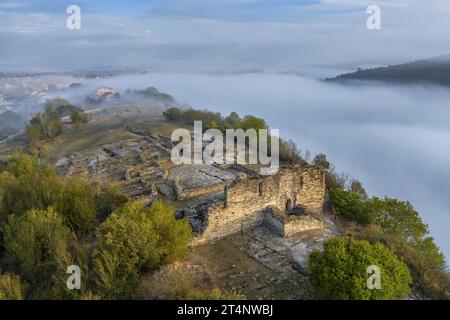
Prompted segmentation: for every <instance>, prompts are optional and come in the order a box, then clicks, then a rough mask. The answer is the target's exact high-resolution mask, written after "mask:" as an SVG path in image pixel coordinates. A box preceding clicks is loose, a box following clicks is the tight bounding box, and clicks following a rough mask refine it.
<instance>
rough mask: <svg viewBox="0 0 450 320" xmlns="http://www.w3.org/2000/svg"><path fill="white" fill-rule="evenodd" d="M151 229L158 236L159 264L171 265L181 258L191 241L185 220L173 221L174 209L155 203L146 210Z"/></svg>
mask: <svg viewBox="0 0 450 320" xmlns="http://www.w3.org/2000/svg"><path fill="white" fill-rule="evenodd" d="M148 214H149V215H150V218H151V221H152V223H153V228H154V230H155V232H156V234H157V235H158V243H157V245H158V252H159V255H160V259H161V263H163V264H166V263H171V262H173V261H174V260H176V259H177V258H179V257H181V256H183V255H184V254H185V253H186V252H187V249H188V245H189V243H190V241H191V239H192V230H191V227H190V226H189V222H188V220H187V219H182V220H175V209H174V208H173V207H165V206H164V205H163V203H162V202H156V203H155V204H154V205H153V206H151V207H150V208H149V209H148Z"/></svg>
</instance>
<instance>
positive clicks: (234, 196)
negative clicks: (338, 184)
mask: <svg viewBox="0 0 450 320" xmlns="http://www.w3.org/2000/svg"><path fill="white" fill-rule="evenodd" d="M235 169H236V167H235ZM246 171H247V170H246ZM211 191H215V190H214V189H213V190H211ZM324 199H325V175H324V173H323V172H322V171H321V170H319V169H317V168H313V167H285V168H280V172H279V173H278V174H277V175H274V176H266V177H260V176H258V175H257V174H256V173H254V174H253V175H251V174H249V173H248V171H247V173H245V174H244V175H243V176H240V177H239V178H238V179H236V180H234V181H233V182H231V183H225V185H224V187H223V190H222V191H220V192H214V193H212V194H210V195H207V196H204V197H203V198H202V199H200V200H199V201H198V202H197V203H195V204H193V205H189V206H186V207H185V208H184V209H183V210H182V211H180V212H179V213H178V215H179V217H183V216H187V217H188V218H189V221H190V223H191V226H192V227H193V229H194V231H195V232H196V233H197V235H198V236H197V238H196V240H195V243H197V244H201V243H205V242H210V241H214V240H218V239H221V238H225V237H227V236H229V235H233V234H236V233H239V232H244V231H246V230H248V229H251V228H254V227H257V226H259V225H266V226H267V227H269V228H270V229H272V230H274V231H275V232H276V233H277V234H279V235H281V236H283V237H290V236H292V235H294V234H297V233H299V232H303V231H306V230H313V229H321V228H323V226H324V223H323V219H322V211H323V204H324Z"/></svg>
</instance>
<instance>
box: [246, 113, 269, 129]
mask: <svg viewBox="0 0 450 320" xmlns="http://www.w3.org/2000/svg"><path fill="white" fill-rule="evenodd" d="M267 128H268V125H267V123H266V122H265V121H264V119H261V118H257V117H255V116H251V115H248V116H245V117H244V119H242V129H244V130H248V129H255V130H256V131H258V130H261V129H267Z"/></svg>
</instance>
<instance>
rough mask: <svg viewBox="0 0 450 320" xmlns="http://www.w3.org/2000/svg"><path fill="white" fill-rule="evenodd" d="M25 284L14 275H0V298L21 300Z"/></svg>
mask: <svg viewBox="0 0 450 320" xmlns="http://www.w3.org/2000/svg"><path fill="white" fill-rule="evenodd" d="M24 296H25V286H24V285H23V284H22V282H21V281H20V278H19V277H18V276H16V275H12V274H9V273H5V274H2V275H0V300H23V299H24Z"/></svg>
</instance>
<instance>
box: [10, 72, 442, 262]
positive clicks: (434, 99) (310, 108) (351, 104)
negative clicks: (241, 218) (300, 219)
mask: <svg viewBox="0 0 450 320" xmlns="http://www.w3.org/2000/svg"><path fill="white" fill-rule="evenodd" d="M44 80H45V81H46V82H48V83H55V84H59V85H60V86H61V84H64V85H62V88H59V89H58V90H56V89H55V90H53V91H51V90H50V91H49V93H47V94H46V95H45V96H43V95H41V96H40V95H39V94H38V95H36V94H30V95H29V97H27V98H24V99H22V100H19V102H16V103H13V104H11V105H9V106H8V108H7V109H9V110H13V111H17V113H19V114H20V115H22V116H23V118H24V119H26V118H27V117H29V116H30V115H31V114H33V113H35V112H38V111H40V109H42V108H43V103H44V102H45V101H46V100H47V99H50V98H55V97H62V98H65V99H67V100H69V101H70V102H71V103H73V104H75V105H80V106H85V104H86V102H85V98H86V97H87V96H89V95H91V94H92V93H93V92H95V90H96V89H97V88H99V87H110V88H113V89H114V90H116V91H117V92H118V93H120V95H121V98H120V99H119V100H118V101H116V102H115V103H140V102H145V101H146V97H142V96H138V95H133V94H130V93H127V92H126V90H127V89H131V90H135V89H139V90H142V89H145V88H147V87H151V86H154V87H156V88H157V89H159V90H160V91H161V92H165V93H168V94H171V95H173V96H174V97H175V99H176V100H177V101H178V102H179V104H180V105H191V106H193V107H195V108H199V109H208V110H212V111H219V112H221V113H223V114H225V115H226V114H229V113H230V112H232V111H237V112H239V114H241V115H244V114H254V115H256V116H260V117H262V118H264V119H266V120H267V122H268V123H269V125H270V127H271V128H276V129H280V131H281V135H282V137H284V138H292V139H294V140H295V141H296V143H297V144H298V146H299V147H300V149H301V150H302V152H303V154H304V155H305V153H310V154H311V157H312V156H314V155H315V154H317V153H325V154H327V155H328V157H329V159H330V161H331V162H332V163H333V164H334V165H335V166H336V168H337V170H339V171H344V172H346V173H348V174H350V175H351V176H352V177H354V178H357V179H359V180H361V181H362V182H363V183H364V185H365V187H366V188H367V191H368V192H369V193H370V194H371V195H377V196H381V197H383V196H385V195H388V196H391V197H396V198H399V199H402V200H409V201H411V202H412V204H413V205H414V206H415V208H416V209H417V210H418V211H419V212H420V213H421V215H422V217H423V219H424V220H425V222H426V223H428V224H429V225H430V229H431V234H432V236H434V237H435V238H436V240H437V243H438V245H439V246H440V247H441V249H442V250H443V251H444V253H445V254H446V256H447V257H449V256H450V238H449V236H448V233H447V232H446V230H447V226H448V225H449V223H450V214H449V212H448V208H449V206H450V200H449V199H450V197H449V195H448V190H449V188H448V181H450V171H449V170H447V164H448V163H449V162H450V129H449V128H450V117H449V116H447V115H448V110H447V108H448V103H447V101H449V98H450V91H449V90H448V89H446V88H443V87H437V86H431V85H430V86H414V85H393V84H389V85H384V84H382V83H376V82H359V83H358V82H354V83H352V84H345V85H342V84H336V83H327V82H323V81H320V80H314V79H308V78H303V77H300V76H297V75H286V74H267V73H250V74H229V75H226V74H221V75H217V74H193V73H145V74H129V75H116V76H112V77H106V78H100V79H96V78H94V79H79V78H76V77H70V76H46V77H45V79H40V78H39V81H44ZM34 81H37V80H36V79H34ZM73 83H81V86H78V85H77V86H75V87H72V88H68V87H69V86H70V84H73Z"/></svg>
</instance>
